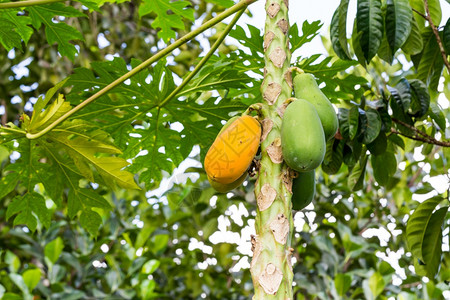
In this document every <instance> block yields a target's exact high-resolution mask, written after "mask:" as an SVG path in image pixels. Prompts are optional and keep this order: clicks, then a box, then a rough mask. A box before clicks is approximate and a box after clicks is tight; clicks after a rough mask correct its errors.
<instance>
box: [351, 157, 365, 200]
mask: <svg viewBox="0 0 450 300" xmlns="http://www.w3.org/2000/svg"><path fill="white" fill-rule="evenodd" d="M366 164H367V156H366V155H364V156H363V158H361V159H360V160H359V163H357V164H356V165H355V167H354V168H353V170H352V171H351V173H350V175H349V176H348V179H347V185H348V187H349V189H350V190H352V191H357V190H360V189H362V186H363V183H364V175H365V172H366Z"/></svg>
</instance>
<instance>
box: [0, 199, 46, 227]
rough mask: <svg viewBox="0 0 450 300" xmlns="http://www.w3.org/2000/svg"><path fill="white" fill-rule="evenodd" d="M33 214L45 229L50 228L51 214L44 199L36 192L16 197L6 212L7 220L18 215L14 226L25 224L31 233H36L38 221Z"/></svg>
mask: <svg viewBox="0 0 450 300" xmlns="http://www.w3.org/2000/svg"><path fill="white" fill-rule="evenodd" d="M33 213H34V214H36V216H37V218H38V219H39V221H41V223H42V224H43V225H44V226H45V227H49V226H50V214H49V211H48V209H47V207H46V206H45V199H44V197H43V196H42V195H40V194H38V193H36V192H28V193H26V194H24V195H22V196H20V195H17V196H16V197H14V199H13V200H12V202H11V203H10V204H9V205H8V209H7V210H6V219H9V218H11V217H12V216H13V215H15V214H17V216H16V217H15V219H14V225H17V224H25V225H27V227H28V228H29V229H30V230H31V231H35V230H36V227H37V220H36V217H35V216H34V215H33Z"/></svg>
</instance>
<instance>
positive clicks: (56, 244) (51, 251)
mask: <svg viewBox="0 0 450 300" xmlns="http://www.w3.org/2000/svg"><path fill="white" fill-rule="evenodd" d="M63 249H64V242H63V240H62V238H61V237H59V236H58V237H57V238H56V239H54V240H53V241H51V242H50V243H48V244H47V245H45V248H44V254H45V257H46V258H48V259H49V260H50V261H51V262H52V263H56V261H57V260H58V259H59V256H60V255H61V253H62V250H63Z"/></svg>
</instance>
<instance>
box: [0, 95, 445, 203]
mask: <svg viewBox="0 0 450 300" xmlns="http://www.w3.org/2000/svg"><path fill="white" fill-rule="evenodd" d="M429 113H430V116H431V118H432V119H433V120H434V122H436V124H437V125H438V126H439V130H445V128H446V126H445V122H446V121H445V116H444V113H443V111H442V109H441V107H440V106H439V104H436V103H431V104H430V112H429ZM0 198H1V197H0Z"/></svg>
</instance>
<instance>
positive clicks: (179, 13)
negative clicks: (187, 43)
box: [139, 0, 194, 42]
mask: <svg viewBox="0 0 450 300" xmlns="http://www.w3.org/2000/svg"><path fill="white" fill-rule="evenodd" d="M190 5H191V3H190V2H189V1H180V0H178V1H173V2H171V1H170V0H144V1H142V3H141V4H140V6H139V16H140V17H143V16H145V15H147V14H149V13H151V12H154V13H156V15H157V17H156V18H155V20H154V21H153V22H152V27H153V28H155V29H158V28H160V29H161V30H160V31H158V37H159V38H162V39H163V40H164V41H165V42H168V41H169V40H170V39H171V38H176V33H175V31H174V30H173V29H172V28H177V29H184V22H183V18H186V19H188V20H190V21H194V10H193V9H192V8H187V7H188V6H190ZM169 11H171V12H172V13H173V14H168V12H169Z"/></svg>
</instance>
